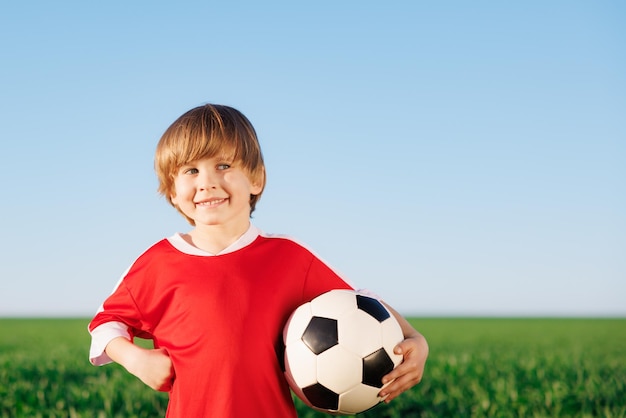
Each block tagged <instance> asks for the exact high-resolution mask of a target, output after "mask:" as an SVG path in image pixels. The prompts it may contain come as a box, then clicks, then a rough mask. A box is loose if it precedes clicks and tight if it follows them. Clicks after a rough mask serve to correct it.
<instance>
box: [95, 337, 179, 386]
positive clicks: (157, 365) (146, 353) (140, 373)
mask: <svg viewBox="0 0 626 418" xmlns="http://www.w3.org/2000/svg"><path fill="white" fill-rule="evenodd" d="M105 351H106V353H107V355H108V356H109V357H110V358H111V359H112V360H113V361H115V362H116V363H119V364H121V365H122V366H124V368H125V369H126V370H128V372H129V373H131V374H133V375H135V376H136V377H137V378H139V380H141V381H142V382H144V383H145V384H146V385H148V386H150V387H151V388H152V389H154V390H158V391H162V392H168V391H169V390H171V389H172V384H173V383H174V379H175V377H176V376H175V373H174V366H173V365H172V360H171V359H170V356H169V355H168V353H167V351H166V350H165V349H163V348H157V349H147V348H142V347H139V346H137V345H135V344H133V343H132V342H130V341H129V340H127V339H126V338H123V337H118V338H115V339H113V340H111V342H109V344H108V345H107V347H106V350H105Z"/></svg>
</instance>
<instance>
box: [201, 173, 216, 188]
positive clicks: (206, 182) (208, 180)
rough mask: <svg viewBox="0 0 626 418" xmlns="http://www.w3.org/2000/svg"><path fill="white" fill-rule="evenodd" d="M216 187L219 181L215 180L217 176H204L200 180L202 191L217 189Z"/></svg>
mask: <svg viewBox="0 0 626 418" xmlns="http://www.w3.org/2000/svg"><path fill="white" fill-rule="evenodd" d="M216 185H217V179H216V178H215V176H212V175H210V174H207V175H205V176H203V177H202V179H201V180H200V189H202V190H207V189H215V187H216Z"/></svg>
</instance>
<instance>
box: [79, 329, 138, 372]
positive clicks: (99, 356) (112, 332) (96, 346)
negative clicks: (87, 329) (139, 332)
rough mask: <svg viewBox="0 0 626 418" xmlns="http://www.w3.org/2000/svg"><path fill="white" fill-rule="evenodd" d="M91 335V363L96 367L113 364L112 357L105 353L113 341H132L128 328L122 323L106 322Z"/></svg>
mask: <svg viewBox="0 0 626 418" xmlns="http://www.w3.org/2000/svg"><path fill="white" fill-rule="evenodd" d="M90 334H91V347H90V349H89V361H90V362H91V364H93V365H94V366H102V365H105V364H108V363H112V362H113V360H111V357H109V356H108V355H107V353H106V352H105V351H104V350H105V349H106V347H107V345H108V344H109V343H110V342H111V340H113V339H114V338H117V337H124V338H126V339H128V340H131V337H130V333H129V332H128V326H127V325H126V324H124V323H122V322H106V323H104V324H102V325H98V326H97V327H96V328H94V330H93V331H91V333H90Z"/></svg>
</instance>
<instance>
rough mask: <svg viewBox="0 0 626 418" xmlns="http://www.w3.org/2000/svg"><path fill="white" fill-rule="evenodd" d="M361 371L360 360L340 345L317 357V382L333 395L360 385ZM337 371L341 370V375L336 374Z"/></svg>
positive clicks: (361, 364)
mask: <svg viewBox="0 0 626 418" xmlns="http://www.w3.org/2000/svg"><path fill="white" fill-rule="evenodd" d="M362 369H363V363H362V361H361V358H360V357H357V356H355V355H354V353H351V352H350V351H347V350H346V349H344V348H343V347H342V346H340V345H336V346H334V347H333V348H331V349H329V350H326V351H324V352H323V353H322V354H320V355H318V356H317V380H318V382H319V383H321V384H322V385H324V386H326V387H327V388H328V389H330V390H332V391H333V392H335V393H342V392H344V391H346V390H348V389H350V388H352V387H354V386H356V385H358V384H360V383H361V376H362V373H363V372H362ZM337 370H342V373H337Z"/></svg>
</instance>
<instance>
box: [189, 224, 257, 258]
mask: <svg viewBox="0 0 626 418" xmlns="http://www.w3.org/2000/svg"><path fill="white" fill-rule="evenodd" d="M249 228H250V222H249V221H248V223H247V224H245V225H244V224H242V225H240V226H238V227H236V228H227V227H225V226H224V225H215V226H203V227H196V228H194V229H192V230H191V231H190V232H189V233H187V234H183V235H182V237H183V239H185V241H187V242H188V243H189V244H191V245H193V246H194V247H197V248H199V249H201V250H203V251H206V252H208V253H211V254H219V253H220V252H222V251H223V250H224V249H226V248H228V247H229V246H230V245H232V244H233V243H234V242H235V241H237V240H238V239H239V238H241V236H242V235H243V234H245V233H246V231H247V230H248V229H249Z"/></svg>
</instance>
